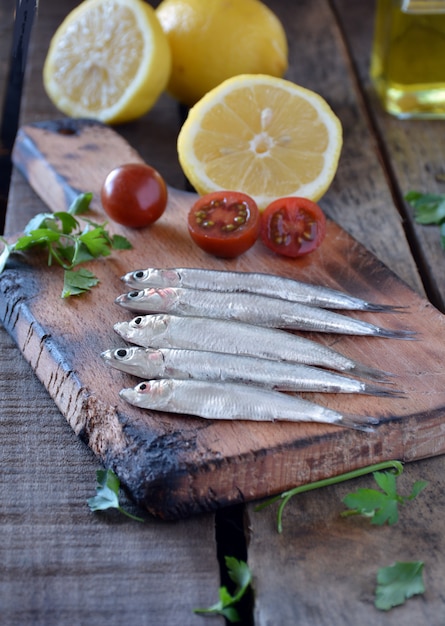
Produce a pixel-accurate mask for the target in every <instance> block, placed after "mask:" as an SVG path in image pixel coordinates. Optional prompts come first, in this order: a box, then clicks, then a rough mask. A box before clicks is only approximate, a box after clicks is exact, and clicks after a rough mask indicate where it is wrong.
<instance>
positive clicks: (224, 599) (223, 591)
mask: <svg viewBox="0 0 445 626" xmlns="http://www.w3.org/2000/svg"><path fill="white" fill-rule="evenodd" d="M224 560H225V564H226V567H227V572H228V574H229V577H230V579H231V580H233V582H234V583H235V584H236V589H235V593H234V594H233V595H232V594H231V593H230V592H229V591H228V589H227V587H220V588H219V592H218V595H219V601H218V602H216V603H215V604H213V605H212V606H209V607H208V608H206V609H194V612H195V613H198V614H202V615H223V616H224V617H225V618H226V619H227V620H228V621H229V622H232V623H235V622H239V621H240V616H239V613H238V611H237V609H236V607H235V606H234V605H235V604H238V602H239V601H240V600H241V598H242V597H243V596H244V594H245V593H246V591H247V590H248V588H249V586H250V585H251V583H252V573H251V571H250V569H249V566H248V565H247V563H245V562H244V561H239V560H238V559H236V558H235V557H233V556H226V557H225V559H224Z"/></svg>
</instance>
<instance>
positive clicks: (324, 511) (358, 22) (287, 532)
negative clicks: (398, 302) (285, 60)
mask: <svg viewBox="0 0 445 626" xmlns="http://www.w3.org/2000/svg"><path fill="white" fill-rule="evenodd" d="M314 4H317V5H319V4H320V3H314ZM333 4H334V6H335V7H336V9H337V10H338V11H339V15H340V17H341V25H342V27H345V28H346V40H345V41H342V36H341V34H340V33H339V32H338V31H337V38H338V40H339V41H342V45H344V46H345V49H346V50H348V49H349V46H351V49H352V51H353V58H352V59H351V61H349V62H348V61H347V62H346V65H347V67H343V68H340V71H337V72H334V73H333V74H332V73H330V72H329V65H328V68H327V70H326V73H327V74H328V76H330V77H331V80H332V81H333V82H335V81H336V80H338V81H339V84H338V87H337V88H338V90H339V91H340V92H341V93H342V94H343V99H344V101H345V104H344V107H343V109H342V110H343V112H344V117H343V118H342V119H343V122H344V125H345V127H346V131H345V137H346V142H345V146H346V147H345V151H344V154H345V158H346V159H347V160H348V167H346V166H345V168H344V169H343V170H342V164H341V165H340V170H339V173H338V175H337V177H336V180H335V182H334V187H333V188H332V189H331V190H330V192H329V194H328V197H329V198H330V197H331V195H332V193H333V189H334V188H335V189H336V190H337V192H338V194H340V195H337V194H336V195H335V197H334V199H333V204H335V206H336V207H337V211H336V213H335V216H336V218H337V219H338V220H339V222H340V223H341V224H342V226H343V227H344V228H349V227H350V225H351V224H353V226H351V230H352V228H353V232H354V234H355V235H356V236H360V237H362V241H364V243H365V244H366V245H368V247H372V249H374V250H378V256H379V257H380V258H382V259H384V260H385V262H386V263H388V264H389V265H390V266H391V264H392V263H394V264H393V265H392V267H393V268H394V269H395V271H397V272H399V274H400V275H401V276H403V277H404V279H405V280H406V281H407V282H408V283H409V284H411V286H412V287H413V288H415V289H419V290H421V289H422V287H421V286H419V285H420V281H419V279H418V276H415V275H411V276H410V275H409V274H410V270H409V269H408V272H407V273H403V271H404V270H403V264H404V262H405V259H410V254H409V252H408V250H407V247H406V242H404V243H403V251H401V252H400V256H399V261H400V262H399V263H398V262H397V261H394V259H390V258H388V256H386V255H387V254H388V250H389V248H391V246H392V244H393V243H394V244H395V245H399V244H400V242H401V241H402V239H404V237H403V235H401V234H400V233H401V229H402V220H401V219H400V218H397V217H396V214H397V209H396V206H395V204H394V198H393V195H394V197H395V198H397V195H398V193H399V188H398V183H397V179H398V178H399V176H401V171H397V179H396V180H395V182H394V172H393V171H392V169H391V168H390V169H389V170H388V169H387V162H386V160H385V159H384V158H383V156H386V155H387V154H392V155H393V156H394V158H396V157H398V158H399V159H404V160H405V162H409V164H410V167H409V168H407V170H406V172H405V174H404V176H405V181H411V178H413V180H414V181H416V180H418V177H419V176H427V172H428V171H429V170H430V168H431V166H430V165H429V159H430V158H431V159H432V167H433V169H432V170H431V171H437V165H438V163H439V162H438V161H437V160H436V155H437V154H438V152H440V150H441V145H440V142H436V145H433V143H430V142H429V141H428V140H427V142H426V145H425V139H424V137H425V132H426V137H427V138H428V137H429V135H430V132H431V136H432V135H433V134H434V129H436V133H437V129H438V128H439V130H440V128H441V127H442V124H441V123H439V125H437V124H433V123H424V122H421V123H419V125H417V123H414V122H413V123H409V124H408V125H407V124H406V123H405V122H403V123H401V122H398V121H395V120H392V119H391V118H389V119H386V120H385V130H384V132H382V134H381V135H380V134H375V133H374V132H373V127H372V123H369V122H367V119H368V117H367V116H368V113H367V109H366V107H365V106H364V105H363V103H362V104H360V102H361V97H362V96H361V92H360V91H358V92H357V90H356V87H358V88H359V89H361V84H360V83H357V85H356V84H355V79H354V71H355V69H356V67H357V66H358V68H359V70H360V74H359V77H358V78H359V79H360V81H363V83H364V85H365V93H364V95H365V96H369V97H370V102H369V103H368V105H369V106H370V107H371V110H372V111H374V110H375V109H376V108H377V107H378V106H379V105H378V103H377V101H376V99H375V98H374V97H373V96H372V95H371V94H370V93H368V91H369V80H368V63H369V54H370V43H371V39H372V26H373V9H374V2H373V1H371V2H368V1H366V0H363V1H362V2H356V3H355V2H354V3H353V2H348V1H347V0H346V1H343V0H341V1H340V0H339V1H336V2H334V3H333ZM334 22H335V16H334V15H332V16H331V17H330V18H327V17H325V18H324V19H321V20H319V19H318V15H315V8H314V12H313V13H312V12H311V11H309V12H308V13H307V15H306V20H305V21H304V23H305V24H306V25H307V27H306V29H305V28H299V29H298V36H297V33H295V37H294V38H293V42H294V43H293V45H294V47H295V48H298V52H299V55H301V56H302V60H301V62H300V64H299V65H300V67H303V68H304V67H305V64H306V63H310V59H313V60H312V69H313V72H314V75H315V76H318V80H321V77H324V74H325V55H323V56H322V58H320V55H318V56H317V52H316V51H314V49H313V47H311V42H310V38H311V37H313V36H314V34H313V33H314V28H316V29H317V28H318V26H319V27H320V32H319V35H318V38H314V45H316V44H315V42H317V46H321V45H323V46H324V47H325V48H326V47H329V43H327V41H326V40H328V41H331V39H330V35H331V33H332V24H333V23H334ZM328 23H329V24H330V25H331V26H330V27H328V28H326V25H327V24H328ZM309 25H310V26H309ZM298 26H299V27H300V26H301V21H300V22H298ZM305 33H307V35H306V36H305ZM331 45H332V42H331ZM306 51H307V52H306ZM305 54H307V56H308V57H309V60H308V59H307V58H306V57H305ZM327 56H328V58H330V59H335V61H331V63H337V64H339V65H341V64H342V63H343V62H344V60H343V59H344V55H343V54H342V53H340V52H337V53H336V52H334V51H333V50H331V52H330V53H329V54H328V55H327ZM296 58H298V57H297V55H296ZM314 59H317V61H318V62H316V61H315V60H314ZM348 68H349V69H348ZM346 74H348V75H349V79H350V83H349V85H348V86H345V80H344V76H345V75H346ZM340 76H341V77H342V78H340ZM314 81H317V78H315V79H314ZM368 105H367V106H368ZM405 133H408V135H407V136H406V137H405ZM410 138H411V140H410ZM402 145H403V149H402V148H401V146H402ZM382 150H383V151H384V154H383V155H382ZM421 153H422V157H423V159H422V160H421V161H420V163H422V165H421V166H420V167H419V164H418V163H417V157H418V156H420V154H421ZM355 159H358V160H359V163H360V165H359V166H357V165H356V164H355V162H354V161H355ZM442 160H443V159H442ZM350 165H352V169H349V166H350ZM352 172H355V173H356V179H355V181H354V180H353V178H352V177H351V178H349V173H352ZM368 173H369V174H368ZM340 180H341V183H340ZM344 184H346V185H347V191H346V192H345V190H344V188H343V189H342V187H343V185H344ZM394 184H395V185H396V187H394ZM403 191H404V190H403ZM343 194H346V198H350V199H351V198H352V196H355V201H354V202H351V204H350V205H348V204H347V203H346V206H342V204H341V202H340V198H341V197H343ZM362 195H364V197H362ZM354 212H355V213H356V215H355V217H354V214H353V213H354ZM397 221H399V230H397V229H396V230H394V226H393V225H394V223H395V222H397ZM374 229H375V232H374ZM379 233H380V234H379ZM374 234H375V236H376V238H377V239H378V238H379V237H380V244H379V243H378V241H377V242H376V243H374V238H373V237H374ZM425 235H426V233H425ZM430 236H431V237H434V236H436V237H437V233H436V235H434V233H430ZM368 237H369V239H368ZM371 241H372V243H371ZM374 246H375V247H374ZM410 263H411V261H410ZM408 267H410V265H409V266H408ZM396 268H397V269H396ZM438 268H439V269H440V265H439V266H438ZM413 277H414V280H413ZM394 456H397V455H396V452H395V451H394ZM444 464H445V460H444V457H443V456H441V457H438V458H435V459H430V460H428V461H421V462H416V463H410V464H408V465H406V466H405V470H404V474H403V476H402V477H401V479H399V480H400V490H401V492H402V493H404V494H406V493H408V492H409V491H410V489H411V486H412V484H413V482H414V481H416V480H422V479H424V480H428V481H429V486H428V488H427V490H426V491H425V492H424V493H423V494H421V496H419V498H418V499H417V500H415V501H414V502H412V503H410V504H409V505H407V506H406V507H404V508H403V509H402V511H401V518H400V522H399V524H397V525H396V526H393V527H384V528H376V527H373V526H371V525H370V524H369V521H368V520H365V519H358V518H352V519H351V518H349V519H342V518H340V513H341V511H342V510H344V508H345V507H344V506H343V504H342V502H341V500H342V498H343V497H344V496H345V495H346V494H347V493H348V492H350V491H353V490H355V489H358V488H364V487H374V486H375V483H374V481H373V480H372V478H371V477H364V478H361V479H357V480H355V481H351V482H350V483H344V484H342V485H338V486H336V487H330V488H326V489H322V490H318V491H314V492H311V493H307V494H303V497H300V496H297V497H296V498H294V499H293V500H292V501H291V502H290V503H289V504H288V506H287V508H286V509H285V514H284V528H283V534H282V535H279V534H278V533H277V530H276V511H277V508H276V505H274V506H272V507H271V508H268V509H264V510H263V511H259V512H256V511H255V510H254V506H253V505H251V506H248V507H247V508H248V519H247V520H246V527H248V529H249V531H250V534H249V537H250V542H249V564H250V566H251V568H252V570H253V575H254V585H255V592H256V604H255V624H256V626H265V625H266V624H270V623H274V621H275V620H276V615H277V614H279V615H280V624H283V625H284V626H293V624H295V623H298V624H300V625H301V626H306V625H307V626H313V625H314V624H317V625H320V626H321V625H326V626H327V625H330V624H342V626H343V625H344V626H355V624H360V625H362V626H383V625H385V626H386V625H388V626H390V625H392V624H394V625H396V624H400V623H404V624H407V625H408V626H418V625H419V624H432V625H433V626H440V625H441V623H442V621H443V619H442V616H443V612H444V601H443V594H442V588H441V586H442V583H441V581H442V580H443V577H444V565H443V562H442V560H441V557H440V555H441V553H442V546H441V539H440V537H441V536H442V531H441V528H442V524H443V507H442V501H441V499H440V497H439V494H440V493H441V492H442V489H443V487H442V485H441V476H443V475H444V469H445V465H444ZM308 471H310V469H309V468H308ZM411 559H412V560H424V561H425V584H426V589H427V591H426V594H425V596H423V597H420V596H419V597H417V598H415V599H412V600H409V601H408V602H407V604H406V605H405V606H403V607H399V608H397V609H394V610H393V611H390V612H380V611H378V610H376V609H375V608H374V605H373V602H374V590H375V577H376V572H377V570H378V568H380V567H384V566H387V565H390V564H392V563H393V562H394V561H397V560H401V561H403V560H411Z"/></svg>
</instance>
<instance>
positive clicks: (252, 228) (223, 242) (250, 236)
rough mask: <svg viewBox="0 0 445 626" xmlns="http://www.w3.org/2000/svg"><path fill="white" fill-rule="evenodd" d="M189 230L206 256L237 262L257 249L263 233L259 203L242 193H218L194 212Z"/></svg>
mask: <svg viewBox="0 0 445 626" xmlns="http://www.w3.org/2000/svg"><path fill="white" fill-rule="evenodd" d="M188 229H189V233H190V236H191V238H192V239H193V241H194V242H195V243H196V244H197V245H198V246H199V247H200V248H202V249H203V250H205V252H208V253H209V254H213V255H215V256H219V257H225V258H229V259H231V258H234V257H237V256H239V255H240V254H242V253H243V252H246V250H248V249H249V248H251V247H252V246H253V244H254V243H255V241H256V240H257V239H258V235H259V233H260V213H259V211H258V207H257V205H256V202H255V200H253V198H251V197H250V196H248V195H246V194H245V193H241V192H238V191H215V192H213V193H209V194H207V195H205V196H202V197H201V198H199V199H198V200H197V201H196V202H195V204H194V205H193V206H192V208H191V209H190V212H189V215H188Z"/></svg>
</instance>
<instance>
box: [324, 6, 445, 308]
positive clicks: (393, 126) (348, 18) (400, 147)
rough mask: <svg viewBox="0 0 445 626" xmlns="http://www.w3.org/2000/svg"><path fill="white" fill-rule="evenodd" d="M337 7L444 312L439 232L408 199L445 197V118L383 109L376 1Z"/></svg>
mask: <svg viewBox="0 0 445 626" xmlns="http://www.w3.org/2000/svg"><path fill="white" fill-rule="evenodd" d="M335 4H336V5H337V8H338V13H339V16H340V18H341V22H342V27H343V28H344V30H345V33H346V36H347V38H348V42H349V46H350V49H351V52H352V54H353V57H354V63H355V66H356V68H357V71H358V73H359V79H360V82H361V84H362V85H363V89H364V91H363V93H364V96H365V98H366V100H367V102H368V106H369V110H370V112H371V116H372V117H371V119H372V123H373V124H374V125H375V128H376V141H377V144H378V145H379V146H380V158H381V159H382V160H385V161H386V162H387V170H388V180H389V181H390V184H391V187H392V193H393V196H394V198H395V199H396V201H397V204H398V207H399V210H400V212H401V214H402V219H404V221H405V224H406V227H407V229H408V232H409V234H410V237H411V239H412V245H413V250H414V254H415V255H416V259H417V262H418V265H419V267H420V268H421V270H422V273H423V277H424V280H425V284H426V286H427V289H428V296H429V298H430V299H431V301H432V302H433V303H434V304H435V305H436V306H437V307H438V308H440V310H442V311H443V310H445V278H444V272H443V266H444V263H445V252H444V251H443V250H442V248H441V245H440V234H439V229H438V227H435V226H421V225H418V224H416V223H415V222H414V219H413V209H412V207H410V206H409V205H408V204H407V203H406V202H405V201H404V200H403V198H404V196H405V194H406V193H407V192H408V191H410V190H412V189H414V190H418V191H422V192H425V193H427V192H428V193H442V194H444V193H445V183H444V182H443V180H440V179H438V178H437V176H438V175H443V173H444V171H445V166H444V163H445V120H398V119H396V118H395V117H393V116H391V115H389V114H388V113H386V112H385V111H384V110H383V108H382V106H381V104H380V102H379V101H378V99H377V96H376V94H375V91H374V89H373V86H372V84H371V81H370V78H369V64H370V57H371V48H372V37H373V18H374V8H375V2H374V1H373V0H367V1H366V2H361V3H360V4H358V3H354V4H351V3H349V2H348V1H347V0H335ZM385 229H386V224H385Z"/></svg>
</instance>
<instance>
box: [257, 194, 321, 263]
mask: <svg viewBox="0 0 445 626" xmlns="http://www.w3.org/2000/svg"><path fill="white" fill-rule="evenodd" d="M325 234H326V218H325V216H324V213H323V211H322V210H321V209H320V207H319V206H318V204H315V202H312V201H311V200H308V199H307V198H294V197H290V198H280V199H278V200H274V202H272V203H271V204H269V206H268V207H266V209H265V210H264V212H263V214H262V215H261V239H262V241H263V243H264V244H265V245H266V246H267V247H268V248H270V249H271V250H273V251H274V252H276V253H277V254H282V255H284V256H288V257H292V258H296V257H299V256H303V255H305V254H308V253H309V252H312V251H313V250H315V249H316V248H318V246H319V245H320V244H321V242H322V241H323V239H324V237H325Z"/></svg>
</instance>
